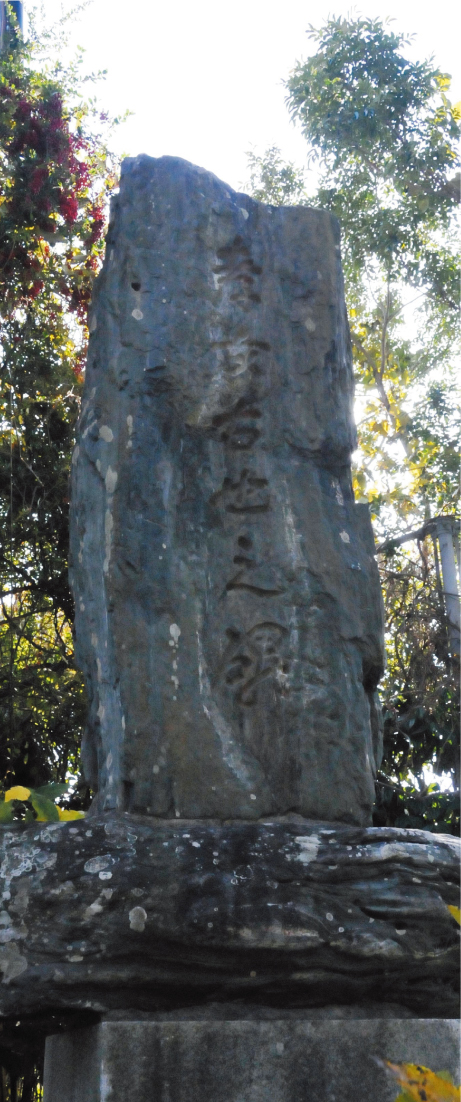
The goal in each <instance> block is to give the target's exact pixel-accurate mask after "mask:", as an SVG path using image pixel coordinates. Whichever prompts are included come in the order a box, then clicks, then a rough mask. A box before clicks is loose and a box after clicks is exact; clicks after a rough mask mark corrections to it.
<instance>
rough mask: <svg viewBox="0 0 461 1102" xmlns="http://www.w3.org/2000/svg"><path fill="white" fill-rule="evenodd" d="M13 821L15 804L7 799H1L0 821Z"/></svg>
mask: <svg viewBox="0 0 461 1102" xmlns="http://www.w3.org/2000/svg"><path fill="white" fill-rule="evenodd" d="M13 821H14V820H13V805H12V804H11V803H6V802H5V800H0V823H12V822H13Z"/></svg>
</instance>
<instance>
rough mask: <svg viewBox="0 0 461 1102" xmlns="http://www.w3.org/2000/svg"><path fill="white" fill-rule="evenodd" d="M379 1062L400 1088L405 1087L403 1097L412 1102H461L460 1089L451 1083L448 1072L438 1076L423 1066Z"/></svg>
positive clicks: (387, 1061)
mask: <svg viewBox="0 0 461 1102" xmlns="http://www.w3.org/2000/svg"><path fill="white" fill-rule="evenodd" d="M379 1062H380V1063H381V1064H382V1066H383V1067H385V1068H387V1069H388V1071H390V1072H391V1073H392V1075H393V1076H394V1077H395V1078H396V1080H397V1082H398V1084H399V1087H403V1097H404V1098H405V1097H407V1098H408V1099H411V1100H412V1102H460V1088H459V1087H455V1085H454V1083H450V1082H449V1080H448V1079H447V1078H446V1077H445V1076H446V1072H441V1073H440V1075H438V1074H436V1072H435V1071H431V1070H430V1068H425V1067H423V1066H422V1065H421V1064H391V1063H390V1061H389V1060H382V1061H379Z"/></svg>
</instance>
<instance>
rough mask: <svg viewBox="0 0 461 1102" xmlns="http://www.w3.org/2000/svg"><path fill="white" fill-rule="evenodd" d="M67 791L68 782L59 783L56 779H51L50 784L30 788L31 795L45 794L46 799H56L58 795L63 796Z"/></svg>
mask: <svg viewBox="0 0 461 1102" xmlns="http://www.w3.org/2000/svg"><path fill="white" fill-rule="evenodd" d="M68 791H69V785H68V784H60V783H59V782H58V781H52V782H51V783H50V784H44V785H42V787H41V788H32V789H31V793H32V795H33V796H35V795H37V796H45V798H46V799H47V800H57V799H58V797H59V796H63V795H64V793H65V792H68Z"/></svg>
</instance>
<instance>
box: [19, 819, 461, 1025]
mask: <svg viewBox="0 0 461 1102" xmlns="http://www.w3.org/2000/svg"><path fill="white" fill-rule="evenodd" d="M0 843H1V844H0V851H1V853H0V857H1V870H0V894H1V896H2V899H3V909H2V910H1V911H0V972H1V973H2V976H3V982H2V983H1V984H0V1014H2V1015H3V1016H5V1017H9V1016H11V1015H16V1016H17V1017H20V1016H21V1015H29V1016H30V1015H40V1016H43V1015H44V1014H46V1013H47V1012H48V1011H52V1012H53V1013H56V1012H58V1011H62V1010H65V1011H77V1010H78V1011H89V1010H92V1011H94V1012H96V1013H97V1014H100V1015H102V1016H104V1018H106V1017H107V1015H108V1013H109V1012H111V1011H126V1010H127V1009H128V1008H129V1009H131V1010H132V1011H135V1012H136V1011H142V1012H148V1013H152V1012H154V1011H156V1012H162V1011H165V1012H167V1011H170V1010H173V1009H174V1008H178V1007H186V1008H187V1006H196V1005H198V1004H200V1003H201V1004H206V1003H210V1002H232V1001H235V1000H243V1001H244V1002H246V1003H247V1005H248V1006H251V1005H254V1004H256V1003H258V1004H265V1005H269V1006H272V1007H280V1008H281V1009H282V1008H284V1007H289V1008H292V1009H296V1008H297V1007H298V1008H301V1007H320V1006H326V1005H332V1004H337V1005H338V1004H339V1005H341V1004H342V1005H348V1004H349V1005H351V1004H359V1005H361V1004H363V1003H364V1002H369V1001H370V1000H373V1001H376V1002H378V1003H380V1004H381V1005H382V1006H384V1005H386V1004H390V1003H393V1004H397V1005H399V1004H400V1005H401V1006H405V1007H407V1008H408V1009H410V1010H411V1011H412V1012H413V1014H414V1015H415V1016H416V1017H418V1018H424V1017H431V1018H437V1017H439V1018H454V1017H456V1016H457V1014H458V993H457V980H458V966H459V927H458V926H457V924H456V921H455V918H454V917H453V913H452V911H451V910H450V907H453V906H455V907H456V906H457V905H458V900H459V896H458V882H459V855H458V851H459V843H458V842H457V840H456V839H455V838H450V837H447V836H442V835H434V834H428V833H426V832H425V831H419V830H397V829H394V830H393V829H389V830H388V829H380V828H376V829H375V828H372V827H370V828H366V827H363V828H362V827H351V826H344V825H340V824H328V823H312V822H307V821H306V820H302V819H299V818H298V819H292V820H290V821H286V820H278V821H277V820H276V821H270V820H268V821H265V822H258V823H248V822H236V821H234V822H230V823H216V822H211V821H205V820H202V821H200V822H198V821H194V822H187V821H185V820H176V821H161V820H154V819H148V818H143V817H137V816H129V815H124V816H119V817H117V816H116V815H112V814H107V815H104V816H100V817H92V816H91V815H90V816H88V818H86V819H82V820H81V821H80V822H78V823H44V824H39V823H36V824H35V825H33V826H32V825H31V826H27V827H18V828H16V829H13V830H4V831H3V832H0ZM248 1016H249V1017H251V1016H252V1015H251V1013H249V1014H248ZM281 1016H282V1015H281ZM383 1016H386V1015H383ZM401 1016H403V1015H401V1014H397V1015H396V1017H401Z"/></svg>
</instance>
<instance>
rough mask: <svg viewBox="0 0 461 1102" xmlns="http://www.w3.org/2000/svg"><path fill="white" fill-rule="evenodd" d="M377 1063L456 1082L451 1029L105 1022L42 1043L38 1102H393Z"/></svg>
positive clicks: (435, 1025) (382, 1024)
mask: <svg viewBox="0 0 461 1102" xmlns="http://www.w3.org/2000/svg"><path fill="white" fill-rule="evenodd" d="M376 1056H378V1057H379V1058H381V1059H388V1060H392V1061H393V1062H395V1063H404V1062H405V1063H407V1062H408V1063H416V1064H424V1065H425V1066H426V1067H431V1068H433V1069H437V1070H448V1071H449V1072H450V1073H451V1075H452V1076H453V1077H454V1078H455V1081H456V1082H459V1030H458V1023H457V1022H456V1021H451V1022H450V1021H440V1020H438V1021H430V1020H429V1021H417V1022H415V1021H411V1022H409V1021H405V1020H404V1021H393V1022H389V1021H372V1022H364V1021H360V1022H348V1021H329V1022H286V1021H283V1020H282V1021H273V1022H249V1021H247V1022H235V1021H227V1022H176V1023H173V1022H155V1023H154V1022H149V1023H147V1022H136V1021H130V1022H117V1023H113V1022H110V1023H109V1022H103V1023H101V1025H99V1026H96V1027H95V1028H93V1029H86V1030H81V1031H78V1032H76V1033H74V1034H68V1035H67V1036H65V1037H50V1038H49V1040H48V1041H47V1050H46V1059H45V1092H44V1102H64V1100H65V1102H126V1100H127V1099H129V1098H135V1099H136V1102H191V1100H193V1102H195V1100H196V1099H197V1102H198V1100H200V1102H243V1100H244V1102H378V1100H379V1102H393V1100H394V1099H395V1094H396V1088H395V1082H394V1083H392V1082H390V1081H389V1079H388V1077H387V1075H386V1073H385V1072H384V1071H383V1069H382V1068H381V1067H380V1066H379V1065H378V1064H377V1063H376V1060H375V1057H376ZM82 1068H85V1075H82Z"/></svg>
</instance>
